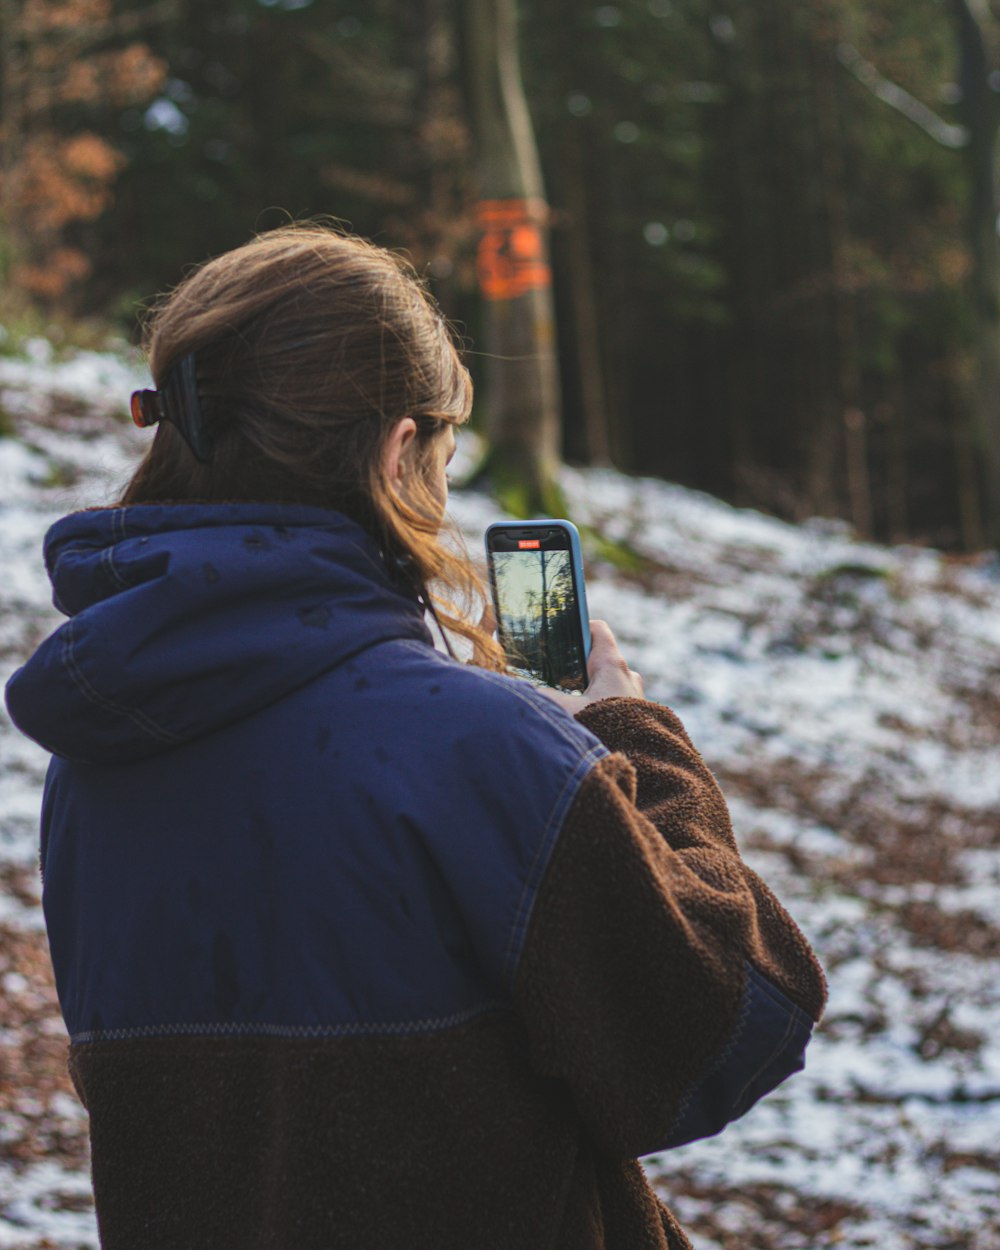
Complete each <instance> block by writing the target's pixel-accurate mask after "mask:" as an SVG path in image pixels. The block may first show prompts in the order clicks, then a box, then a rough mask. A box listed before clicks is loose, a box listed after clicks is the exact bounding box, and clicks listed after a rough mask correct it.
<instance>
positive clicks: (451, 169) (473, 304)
mask: <svg viewBox="0 0 1000 1250" xmlns="http://www.w3.org/2000/svg"><path fill="white" fill-rule="evenodd" d="M505 2H506V0H504V3H505ZM493 7H496V0H407V3H400V2H399V0H366V3H365V4H363V5H362V4H359V3H357V2H356V0H355V2H353V3H352V2H351V0H346V2H345V0H213V3H212V4H211V5H203V4H200V3H197V2H196V0H143V2H142V3H138V2H135V0H0V20H2V26H0V39H2V44H0V75H2V80H0V122H2V148H0V266H2V269H0V272H2V293H0V303H2V307H0V314H2V316H0V320H3V321H4V322H5V323H6V325H7V326H8V336H9V339H10V337H11V335H12V333H14V334H16V331H17V327H19V326H20V327H24V326H30V325H32V324H34V325H39V324H41V325H48V326H51V325H52V324H53V323H57V324H61V325H63V326H64V327H65V326H66V325H67V324H72V325H73V326H74V328H73V330H71V331H66V332H67V333H69V334H70V335H71V336H73V335H75V336H76V337H77V338H79V336H80V333H81V331H80V322H81V319H86V320H87V321H88V322H89V323H90V324H91V325H93V324H95V323H96V324H100V325H103V326H107V325H108V324H111V325H113V326H115V327H117V328H118V330H119V332H123V333H125V334H126V335H128V336H131V337H134V336H135V334H136V317H137V312H138V310H139V308H140V307H141V305H142V304H143V303H144V302H145V301H147V300H148V299H149V297H150V296H151V295H152V294H153V293H155V292H156V291H159V290H162V289H163V288H164V287H165V286H168V285H170V284H173V283H174V282H176V281H177V280H178V278H179V276H180V275H181V273H182V272H183V269H184V267H185V266H187V265H188V264H190V263H192V262H197V261H199V260H201V259H203V258H205V257H206V256H208V255H211V254H214V253H217V252H219V251H222V250H224V249H226V248H229V247H231V246H234V245H236V244H238V243H240V242H242V241H244V240H245V239H246V238H248V237H249V236H250V234H251V233H252V232H254V231H255V230H261V229H266V228H268V226H272V225H276V224H278V223H279V222H280V221H283V220H287V218H288V216H289V215H290V216H292V217H296V218H298V217H303V216H312V215H318V214H331V215H334V216H336V217H337V218H339V219H341V220H343V221H345V222H347V223H349V224H350V225H351V226H352V227H353V228H354V229H356V230H358V231H359V232H361V233H363V234H365V235H368V236H370V237H373V238H375V239H377V240H378V241H379V242H382V243H384V244H386V245H388V246H391V247H398V248H404V249H406V250H407V251H408V252H409V254H410V255H411V257H412V258H413V260H414V262H415V264H416V265H417V267H418V269H419V270H420V271H421V272H422V273H424V274H425V275H426V276H427V278H428V280H429V282H430V284H431V286H432V288H433V290H434V292H435V294H436V295H437V297H438V298H439V300H440V301H441V302H442V304H443V306H444V308H445V310H446V312H447V313H448V315H449V316H450V317H451V318H452V319H453V320H455V321H456V322H457V323H458V325H459V327H460V328H461V329H462V331H463V333H464V334H465V336H466V338H467V340H468V341H469V342H470V343H471V345H472V347H473V351H472V352H471V354H470V357H469V359H470V364H471V367H472V369H473V372H474V374H476V375H477V381H478V382H479V383H480V387H479V394H480V396H481V397H482V402H481V404H480V405H479V409H480V411H479V413H478V414H477V415H478V417H479V418H480V419H481V418H482V406H483V404H486V405H487V406H488V405H489V403H490V389H491V383H490V380H489V378H488V377H486V376H485V374H486V372H487V369H486V364H485V359H486V357H488V356H489V355H490V351H491V331H490V330H489V327H488V325H487V322H488V316H489V312H490V309H489V301H488V300H483V299H482V298H481V295H480V291H479V290H478V284H477V265H476V257H477V248H480V247H481V222H482V214H481V212H480V214H479V216H478V218H477V204H478V203H479V201H480V200H481V198H482V196H483V192H482V190H481V186H482V174H483V164H482V159H480V160H479V161H478V162H477V160H476V152H477V137H479V136H477V122H476V117H477V112H476V107H475V98H476V96H477V93H478V94H479V95H480V97H481V95H482V92H481V87H482V83H481V80H482V77H483V74H484V70H483V65H482V61H481V59H480V60H479V61H477V59H476V56H475V55H474V53H473V46H474V43H475V40H476V38H477V37H478V36H477V35H476V33H475V32H476V28H477V23H478V24H481V22H482V19H483V13H484V11H485V10H489V9H491V8H493ZM501 7H503V3H501ZM519 38H520V61H521V65H522V69H523V80H524V87H525V92H526V98H527V102H528V105H529V109H530V116H531V120H532V122H533V129H534V136H535V139H536V140H537V146H538V151H539V154H540V170H541V176H542V179H543V182H544V194H545V197H546V199H547V205H548V207H547V210H546V214H545V222H544V225H545V227H546V230H547V234H548V244H549V246H550V248H551V262H552V274H553V275H554V282H553V286H552V296H553V302H554V309H555V322H554V324H555V349H556V352H555V354H556V365H557V368H556V373H557V378H556V384H557V387H556V391H555V392H554V393H555V395H556V398H555V399H553V400H552V402H553V403H554V404H555V407H556V409H557V413H556V417H557V421H558V424H557V425H556V426H555V427H554V428H555V434H554V438H555V439H556V442H557V450H558V451H559V452H560V453H561V454H562V455H563V456H564V457H565V458H567V459H569V460H570V461H571V462H577V463H584V464H585V463H609V462H610V463H613V464H614V465H616V466H617V467H619V468H621V469H623V470H625V471H627V472H628V471H632V472H634V471H638V470H641V471H642V472H643V473H649V474H655V475H660V476H663V477H666V478H669V479H671V480H674V481H677V482H680V483H684V484H687V485H691V486H695V487H698V488H701V489H704V490H707V491H710V492H712V493H714V494H716V495H719V496H721V497H723V498H725V499H726V500H729V501H731V502H734V503H737V504H740V505H750V506H754V507H758V508H762V509H765V510H768V511H770V512H773V513H775V514H777V515H779V516H782V517H785V518H789V519H793V520H797V519H801V518H804V517H808V516H814V515H833V516H840V517H844V518H846V519H847V520H849V521H850V522H851V523H852V525H853V526H854V528H855V530H856V531H857V533H858V534H859V535H860V536H862V537H868V536H870V537H873V538H876V539H879V540H881V541H888V542H899V541H916V542H927V543H932V544H935V545H937V546H941V547H944V548H950V549H964V550H974V549H977V548H981V547H983V546H985V545H990V544H991V543H992V544H995V543H997V542H998V541H1000V252H998V246H997V230H996V220H997V212H996V195H995V186H994V183H995V177H994V166H995V146H996V132H997V124H998V119H1000V4H998V3H987V2H986V0H809V2H808V3H802V0H754V3H750V2H749V0H620V2H618V3H615V4H590V3H585V4H581V3H578V2H577V0H572V2H571V0H525V2H524V3H522V4H521V6H520V22H519ZM501 42H502V41H501ZM501 42H497V40H496V39H494V43H493V45H492V55H493V56H494V57H495V58H496V59H497V60H498V61H499V62H501V63H502V62H503V59H504V57H505V56H509V55H513V54H515V53H516V49H513V48H507V49H505V48H504V47H502V46H501ZM478 116H479V117H480V118H481V117H482V108H481V104H480V112H479V114H478ZM481 128H482V127H481V124H480V125H479V129H480V130H481ZM480 146H481V145H480ZM480 157H481V153H480ZM480 276H481V275H480ZM484 309H485V311H484ZM39 319H41V320H40V321H39ZM12 327H13V332H12V330H11V328H12ZM494 354H496V353H494Z"/></svg>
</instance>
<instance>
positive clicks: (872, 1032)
mask: <svg viewBox="0 0 1000 1250" xmlns="http://www.w3.org/2000/svg"><path fill="white" fill-rule="evenodd" d="M142 382H143V375H142V373H141V371H140V370H139V369H138V366H136V365H134V364H131V363H129V362H128V361H127V360H125V359H124V358H123V357H121V356H115V355H110V354H109V355H101V354H88V353H78V354H76V355H73V356H70V357H68V358H67V359H65V360H61V359H57V358H55V357H54V356H53V354H52V352H51V349H50V348H49V347H48V345H47V344H45V343H44V342H42V341H35V342H33V343H30V344H28V345H27V353H26V355H23V356H21V357H18V358H14V357H6V358H0V429H2V428H3V426H4V421H6V423H7V426H8V428H9V429H13V430H14V431H15V434H14V436H8V437H0V569H2V575H0V669H2V673H0V675H2V676H3V678H4V679H5V678H6V676H7V675H9V673H10V672H11V671H12V670H13V669H14V668H15V667H16V666H17V664H18V663H19V662H20V661H21V660H22V659H23V658H24V657H25V656H26V655H27V654H28V653H29V652H30V651H31V649H32V648H33V646H34V645H35V644H36V643H37V642H38V641H39V639H40V638H41V637H43V636H44V635H45V634H46V633H47V632H48V631H49V630H50V629H51V628H52V626H53V625H54V624H55V623H56V622H57V620H58V617H57V615H56V613H55V611H54V610H53V608H52V607H51V603H50V599H49V588H48V583H47V581H46V579H45V577H44V572H43V570H42V567H41V559H40V544H41V539H42V535H43V533H44V531H45V529H46V527H47V526H48V525H49V524H50V523H51V522H52V521H53V520H55V519H56V518H57V517H58V516H59V515H62V514H63V513H64V512H66V511H68V510H71V509H72V508H75V507H81V506H86V505H87V504H92V503H101V502H108V501H109V500H110V499H112V498H113V497H114V494H115V492H116V490H117V489H118V488H119V487H120V485H121V483H122V482H123V481H124V479H125V477H126V476H127V474H128V471H129V468H130V466H131V465H132V464H133V463H134V461H135V458H136V455H137V453H138V450H139V449H140V447H141V446H142V445H143V444H144V442H145V440H146V438H148V435H143V434H140V433H138V432H137V431H135V430H134V429H133V427H131V425H129V424H128V423H126V422H125V421H123V420H122V415H123V412H124V406H125V404H126V403H127V398H128V394H129V392H130V391H131V390H132V389H133V387H134V386H136V385H139V384H142ZM462 452H463V454H464V456H465V458H466V459H467V460H468V458H469V456H470V455H471V440H470V439H467V438H465V439H463V447H462ZM458 471H459V472H461V457H460V460H459V465H458ZM563 485H564V488H565V491H566V495H567V498H568V500H569V502H570V512H571V515H572V516H573V518H574V519H575V520H576V521H577V522H578V523H579V524H582V525H583V526H586V527H590V528H591V530H592V531H594V532H597V533H600V534H602V535H604V536H605V537H606V538H609V539H612V540H614V542H616V543H618V544H620V545H621V546H622V547H627V548H629V549H631V551H632V552H634V553H635V554H636V555H638V556H639V557H641V559H639V560H638V561H630V562H629V566H630V567H629V571H624V570H623V568H622V567H621V566H620V564H614V563H608V562H606V561H604V560H602V559H601V558H599V556H598V555H597V554H593V553H592V554H590V555H589V557H588V561H587V562H588V591H589V598H590V609H591V615H592V616H595V617H602V618H604V619H606V620H608V621H609V622H610V623H611V624H612V626H613V628H614V629H615V631H616V634H617V635H618V638H619V641H620V643H621V645H622V649H623V651H624V653H625V655H626V656H627V657H628V659H629V662H630V663H631V665H632V667H633V668H636V669H638V670H639V671H640V672H641V673H643V675H644V677H645V679H646V690H647V694H648V696H649V697H650V698H653V699H657V700H661V701H663V702H667V703H669V704H670V705H671V706H673V707H674V708H675V709H676V710H677V711H678V712H679V714H680V715H681V717H682V718H683V719H684V721H685V723H686V725H687V727H688V729H689V731H690V732H691V735H692V737H693V739H694V741H695V742H696V743H697V744H698V745H699V747H700V749H701V751H702V752H703V754H704V755H705V758H706V759H707V760H708V762H709V764H710V765H711V766H712V768H713V769H714V771H715V773H716V775H717V776H718V777H719V779H720V781H721V783H722V785H723V789H724V791H725V792H726V794H727V797H728V798H729V801H730V807H731V810H732V813H733V819H734V824H735V827H736V831H737V837H738V839H739V840H740V842H741V845H742V847H743V848H744V851H745V854H746V856H747V858H748V860H749V861H750V863H751V864H752V865H753V867H754V868H756V869H757V870H758V871H759V872H760V873H761V875H762V876H764V878H765V879H766V880H767V881H768V882H769V883H770V884H771V885H772V886H773V888H774V889H775V890H776V892H777V893H778V895H779V897H780V898H781V899H782V901H783V902H784V903H785V904H786V905H787V907H788V908H789V910H790V911H791V912H792V914H793V915H794V916H795V917H796V919H797V920H798V921H799V923H800V924H801V926H802V928H803V929H804V930H805V932H806V934H807V935H808V936H809V938H810V939H811V941H812V942H813V943H814V945H815V947H816V949H817V951H818V953H819V955H820V957H821V960H822V961H823V963H824V966H825V968H826V971H827V974H828V977H829V983H830V1003H829V1007H828V1010H827V1014H826V1016H825V1018H824V1020H823V1022H822V1024H821V1025H820V1027H819V1029H818V1031H817V1035H816V1038H815V1040H814V1042H813V1044H812V1046H811V1048H810V1050H809V1053H808V1064H807V1068H806V1070H805V1072H804V1073H801V1074H799V1075H798V1076H796V1077H794V1078H793V1079H792V1080H791V1081H789V1082H788V1083H787V1084H786V1085H785V1086H783V1087H781V1088H780V1089H779V1090H777V1091H776V1092H775V1093H773V1094H772V1095H770V1096H769V1097H768V1098H766V1099H765V1100H764V1101H763V1102H762V1103H760V1104H759V1105H758V1106H757V1107H756V1108H755V1109H754V1110H753V1111H752V1112H751V1113H750V1114H749V1115H748V1116H746V1117H745V1119H744V1120H742V1121H740V1122H738V1123H737V1124H734V1125H731V1126H730V1127H729V1128H728V1129H727V1130H726V1131H725V1132H724V1133H722V1134H721V1135H720V1136H719V1137H717V1138H713V1139H711V1140H709V1141H705V1142H699V1143H695V1144H692V1145H691V1146H687V1147H684V1148H682V1149H680V1150H677V1151H673V1152H670V1153H669V1154H666V1155H663V1156H655V1157H651V1158H649V1159H647V1160H646V1168H647V1172H648V1173H649V1175H650V1176H651V1178H652V1180H653V1182H654V1184H655V1185H656V1186H657V1188H658V1189H659V1190H660V1191H661V1192H662V1193H663V1194H664V1196H665V1197H666V1198H667V1200H668V1201H669V1202H670V1203H671V1205H672V1206H673V1207H674V1209H675V1211H676V1212H677V1214H678V1216H679V1217H680V1219H681V1222H682V1223H683V1224H684V1225H685V1226H686V1227H687V1229H688V1230H689V1232H690V1233H691V1235H692V1238H693V1240H694V1242H695V1245H696V1246H697V1247H698V1250H737V1247H738V1248H739V1250H826V1248H827V1247H830V1248H832V1247H837V1248H838V1250H861V1248H862V1247H877V1248H878V1250H1000V561H997V560H996V559H995V558H993V557H982V558H979V559H968V560H956V559H949V558H947V557H944V556H942V555H940V554H939V553H937V552H934V551H929V550H925V549H918V548H884V547H878V546H873V545H870V544H863V543H859V542H857V541H855V540H854V539H853V538H852V537H851V535H850V532H849V531H848V530H847V529H846V527H844V526H842V525H840V524H838V523H835V522H820V521H816V522H811V523H807V524H805V525H802V526H790V525H786V524H784V523H781V522H778V521H774V520H771V519H768V518H766V517H762V516H760V515H759V514H756V513H753V512H747V511H739V510H734V509H732V508H729V507H727V506H725V505H723V504H721V503H719V502H717V501H715V500H713V499H710V498H708V497H706V496H703V495H698V494H695V493H693V492H690V491H686V490H682V489H680V488H678V487H674V486H670V485H668V484H665V483H662V482H655V481H651V480H648V479H630V478H626V477H624V476H621V475H619V474H615V473H611V472H601V471H586V472H580V471H574V470H566V471H565V475H564V482H563ZM451 511H452V514H453V515H454V516H455V518H456V519H457V520H458V522H459V523H460V525H461V527H462V529H463V531H464V533H465V535H466V539H467V541H468V544H469V547H470V549H472V550H473V551H475V550H477V549H478V547H479V545H480V543H481V536H482V531H483V529H484V528H485V525H486V524H487V523H488V522H489V521H492V520H495V519H497V512H496V507H495V505H494V504H493V503H492V502H491V501H490V500H489V499H487V498H485V497H484V496H482V495H478V494H474V493H472V492H465V491H455V492H454V493H453V497H452V507H451ZM592 545H593V544H592ZM603 549H604V550H605V551H606V550H607V547H606V546H605V547H604V548H603ZM585 554H586V553H585ZM633 565H634V567H632V566H633ZM45 764H46V757H45V755H44V753H43V752H42V751H41V750H40V749H39V748H37V747H35V746H34V745H33V744H31V743H29V742H27V741H26V740H24V739H23V738H21V737H20V736H19V735H18V734H17V733H16V732H15V731H14V730H13V728H12V726H11V725H10V722H9V720H8V719H7V717H6V713H5V712H0V989H2V991H3V993H2V996H0V1250H82V1248H84V1247H86V1248H87V1250H91V1248H93V1247H96V1246H97V1244H98V1243H97V1236H96V1228H95V1223H94V1216H93V1205H92V1199H91V1194H90V1186H89V1179H88V1174H87V1146H86V1117H85V1113H84V1112H83V1110H82V1108H81V1107H80V1106H79V1104H78V1103H77V1101H76V1098H75V1096H74V1094H73V1091H72V1087H71V1085H70V1084H69V1081H68V1078H67V1076H66V1074H65V1054H66V1037H65V1032H64V1029H63V1025H62V1021H61V1018H60V1016H59V1010H58V1003H57V1000H56V996H55V992H54V989H53V986H52V979H51V973H50V970H49V965H48V957H47V951H46V945H45V935H44V926H43V922H42V916H41V908H40V902H39V892H40V883H39V878H38V869H37V819H38V805H39V797H40V791H41V785H42V780H43V777H44V770H45Z"/></svg>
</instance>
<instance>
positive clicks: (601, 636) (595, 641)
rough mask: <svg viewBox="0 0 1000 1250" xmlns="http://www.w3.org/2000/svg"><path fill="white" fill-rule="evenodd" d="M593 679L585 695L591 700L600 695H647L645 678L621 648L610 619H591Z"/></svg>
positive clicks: (590, 674) (589, 671)
mask: <svg viewBox="0 0 1000 1250" xmlns="http://www.w3.org/2000/svg"><path fill="white" fill-rule="evenodd" d="M587 676H588V678H589V682H588V685H587V689H586V690H585V691H584V692H583V697H584V698H585V699H586V700H587V702H588V703H593V702H596V700H597V699H614V698H628V699H641V698H643V697H644V694H643V684H642V678H641V677H640V676H639V674H638V673H637V672H635V670H634V669H631V668H629V666H628V661H627V660H626V659H625V657H624V656H623V655H622V653H621V651H619V649H618V643H617V642H616V640H615V636H614V634H613V633H612V632H611V626H610V625H608V623H607V621H591V622H590V657H589V659H588V660H587Z"/></svg>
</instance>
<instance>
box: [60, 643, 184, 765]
mask: <svg viewBox="0 0 1000 1250" xmlns="http://www.w3.org/2000/svg"><path fill="white" fill-rule="evenodd" d="M63 628H64V630H65V633H64V634H63V645H62V651H63V663H64V664H65V665H66V671H67V672H68V673H69V675H70V680H71V681H72V682H73V684H74V685H75V686H76V688H77V690H79V691H80V693H81V694H82V695H83V697H84V698H85V699H89V700H90V701H91V703H95V704H96V705H97V706H98V707H99V708H103V710H104V711H105V712H116V713H117V714H118V715H119V716H125V717H127V718H128V719H129V720H130V721H132V722H133V724H135V725H138V727H139V728H140V729H142V730H143V731H144V732H145V733H148V734H150V735H151V736H152V737H154V738H157V739H159V741H160V742H167V743H171V744H173V743H176V742H182V741H183V739H182V738H180V737H178V735H176V734H172V733H170V732H169V730H166V729H161V728H160V726H159V725H157V724H156V722H155V721H152V720H150V719H149V717H148V716H146V715H145V713H143V712H137V711H136V710H135V709H134V708H130V707H125V706H124V704H120V703H116V702H115V701H114V700H113V699H108V698H106V697H105V696H104V695H102V694H100V693H98V691H96V690H95V689H94V687H93V686H92V685H91V684H90V682H89V681H87V679H86V677H85V676H84V675H83V671H82V670H81V668H80V666H79V665H78V664H77V662H76V657H75V656H74V654H73V621H72V620H69V621H67V622H66V624H65V626H64V627H63Z"/></svg>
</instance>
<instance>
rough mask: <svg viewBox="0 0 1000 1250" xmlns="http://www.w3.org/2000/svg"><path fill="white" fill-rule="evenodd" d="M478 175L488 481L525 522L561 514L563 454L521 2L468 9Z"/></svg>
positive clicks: (471, 3) (494, 1)
mask: <svg viewBox="0 0 1000 1250" xmlns="http://www.w3.org/2000/svg"><path fill="white" fill-rule="evenodd" d="M462 17H463V23H464V31H465V48H466V62H467V78H468V81H469V85H470V91H471V97H472V114H473V122H474V134H475V141H476V157H477V161H476V163H477V170H478V174H479V195H480V202H479V210H478V211H479V222H480V227H481V231H482V236H481V239H480V243H479V251H478V259H477V270H478V275H479V289H480V293H481V295H482V297H483V300H484V304H485V307H484V314H483V322H484V328H483V334H482V344H481V346H482V348H483V349H485V351H486V352H487V353H488V358H487V371H486V411H487V420H486V433H487V437H488V440H489V452H488V455H487V459H486V461H485V462H484V464H483V465H482V468H481V474H482V475H483V476H485V477H487V478H488V479H489V480H490V481H491V483H492V484H493V487H494V489H495V490H496V492H497V494H498V496H499V497H500V499H501V500H502V501H503V502H504V503H505V504H506V506H507V507H508V508H509V509H510V510H511V511H513V512H514V513H515V514H516V515H521V516H529V515H532V514H546V513H548V514H551V513H553V512H558V511H559V510H560V508H559V499H558V491H557V489H556V486H555V468H556V464H557V462H558V458H559V454H560V430H559V423H560V400H559V376H558V368H557V362H556V343H555V310H554V304H553V299H552V279H551V271H550V268H549V256H548V231H549V209H548V204H547V202H546V198H545V189H544V185H543V182H542V170H541V165H540V163H539V158H538V150H537V147H536V144H535V135H534V128H533V126H532V121H531V116H530V113H529V110H528V103H527V100H526V98H525V94H524V87H523V84H522V79H521V69H520V53H519V40H518V19H517V9H516V5H515V0H465V3H464V4H463V7H462Z"/></svg>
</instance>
